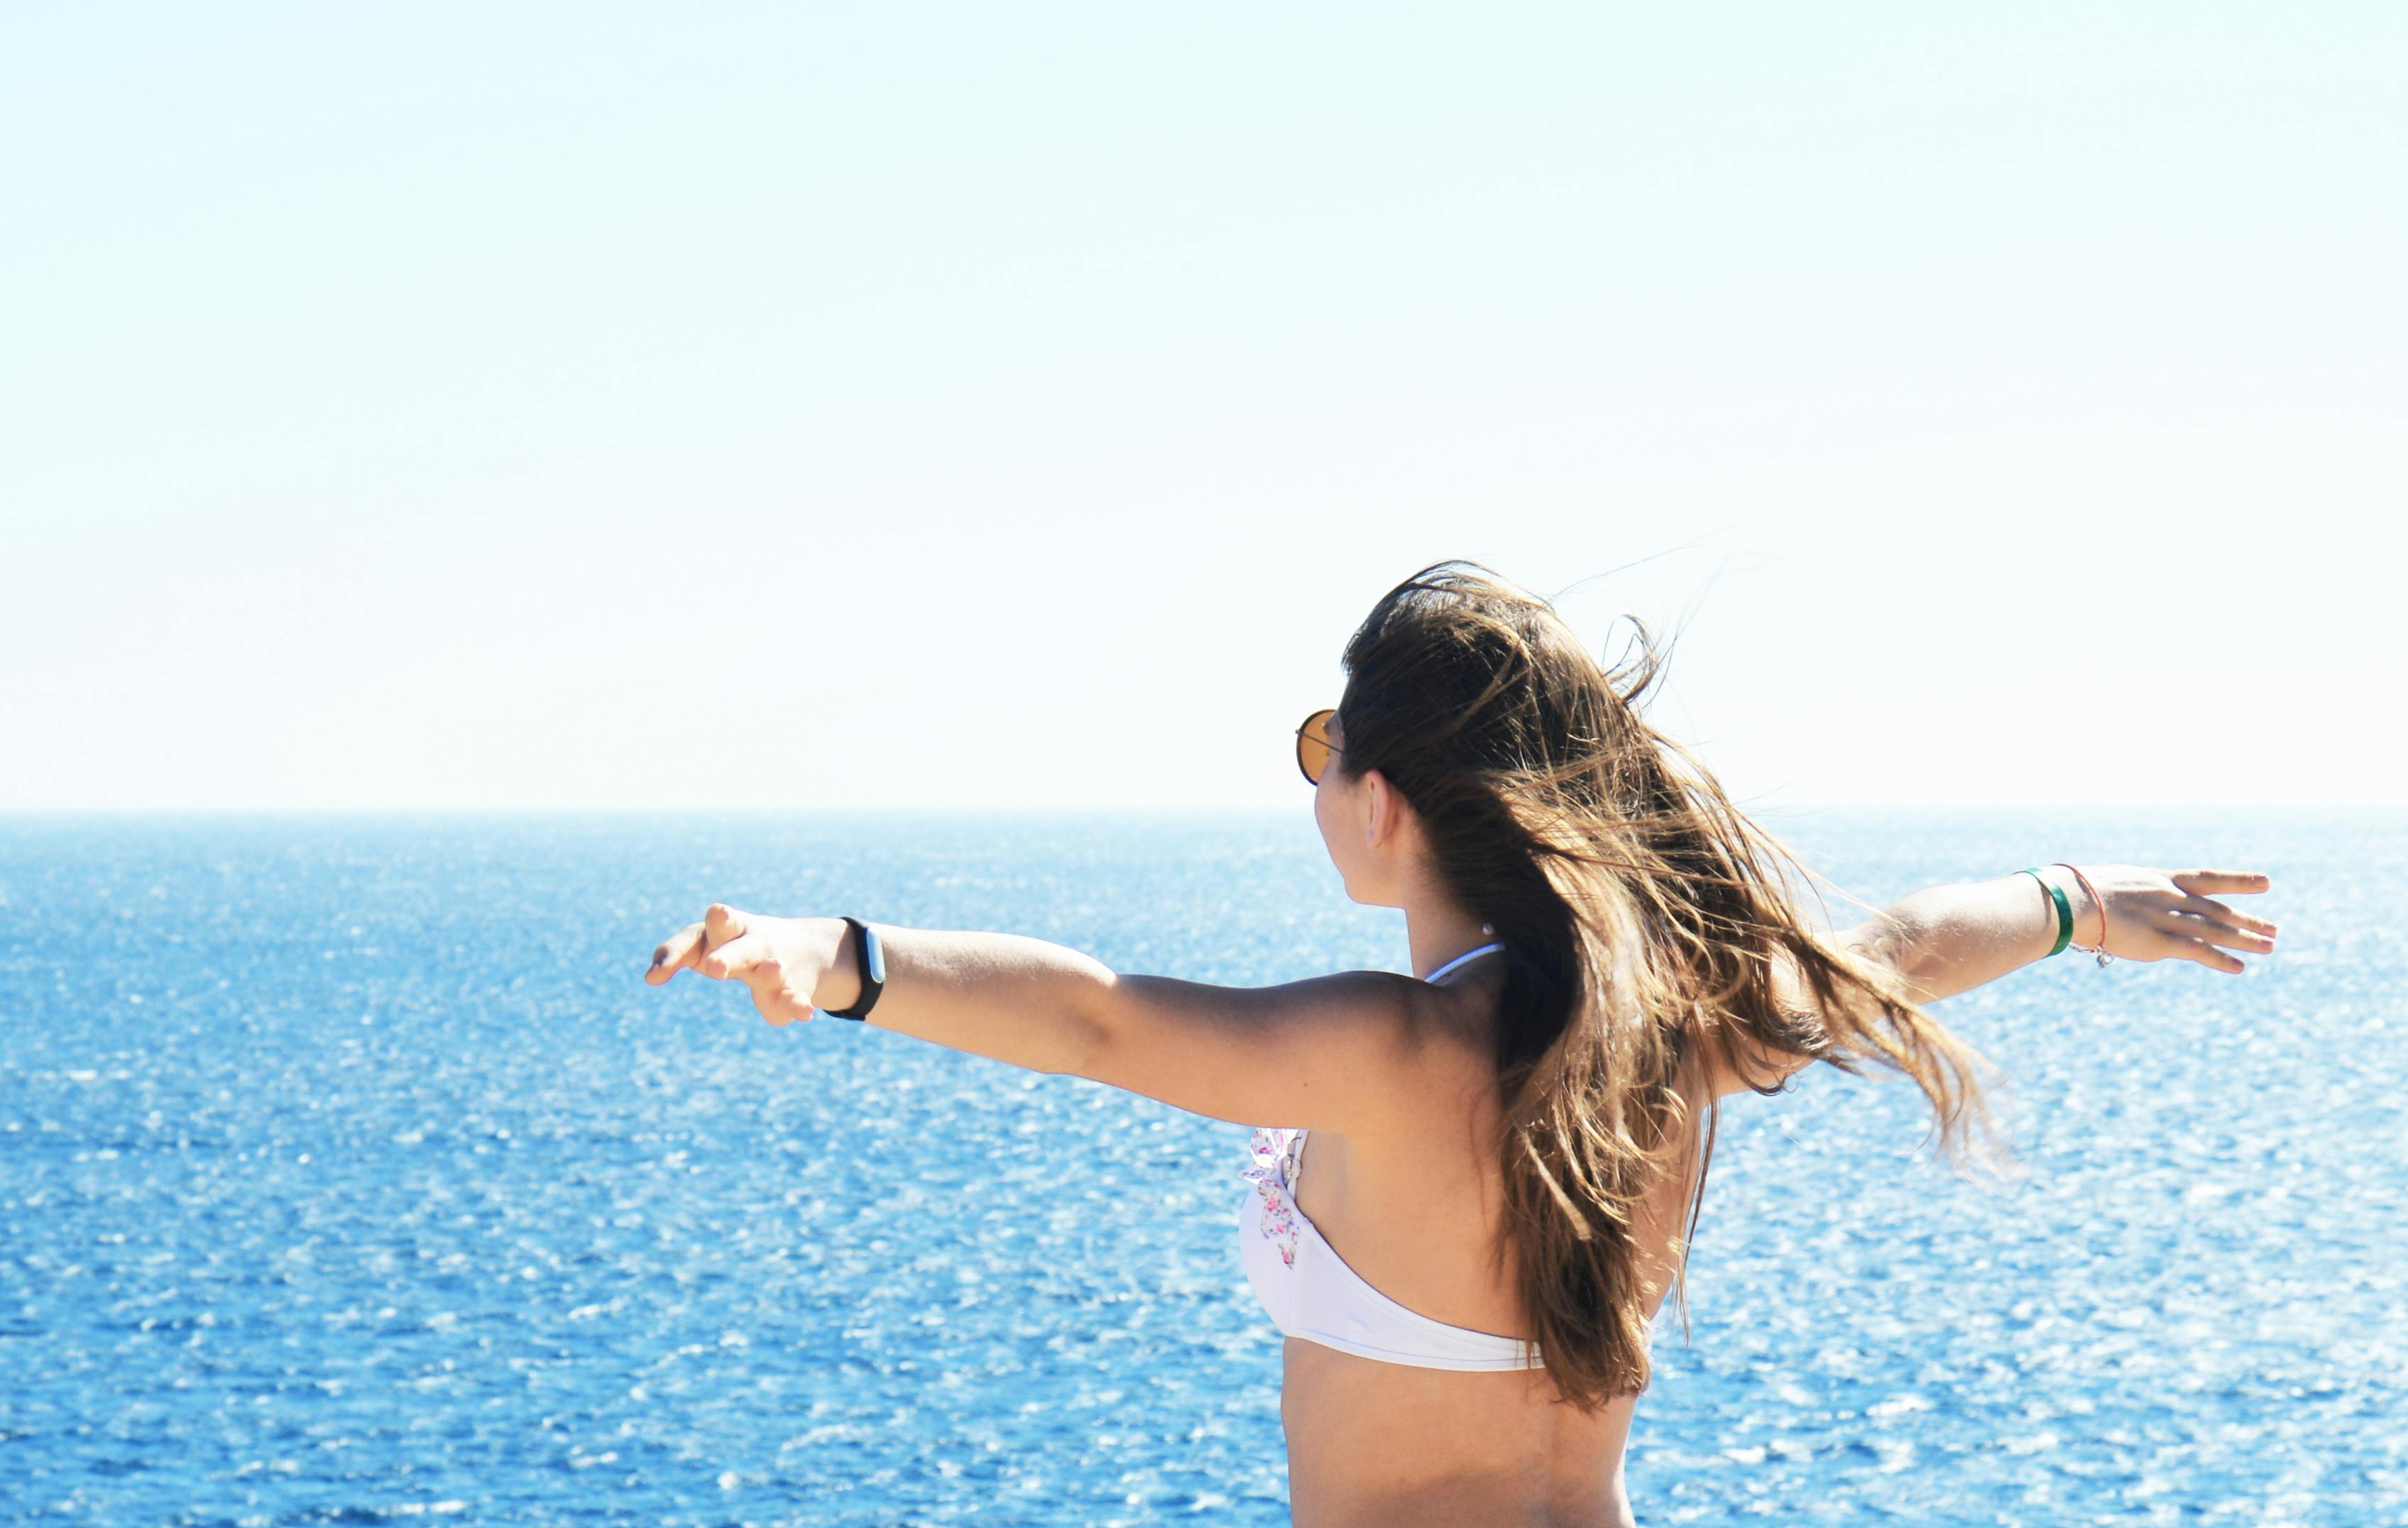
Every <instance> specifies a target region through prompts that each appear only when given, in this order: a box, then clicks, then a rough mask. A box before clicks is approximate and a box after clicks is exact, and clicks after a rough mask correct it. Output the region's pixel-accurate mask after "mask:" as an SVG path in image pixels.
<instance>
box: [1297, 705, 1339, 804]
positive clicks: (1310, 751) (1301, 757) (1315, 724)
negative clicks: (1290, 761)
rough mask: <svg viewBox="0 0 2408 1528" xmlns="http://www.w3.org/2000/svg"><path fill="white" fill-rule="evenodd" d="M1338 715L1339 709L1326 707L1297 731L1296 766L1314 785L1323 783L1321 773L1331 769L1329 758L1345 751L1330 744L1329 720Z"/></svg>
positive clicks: (1305, 720)
mask: <svg viewBox="0 0 2408 1528" xmlns="http://www.w3.org/2000/svg"><path fill="white" fill-rule="evenodd" d="M1337 714H1338V707H1335V706H1325V707H1322V708H1321V709H1319V710H1317V711H1315V712H1313V713H1312V715H1311V716H1309V717H1306V718H1305V719H1304V725H1302V726H1300V727H1298V728H1297V729H1296V766H1297V768H1298V769H1301V770H1303V771H1304V778H1306V779H1307V780H1309V781H1311V782H1312V784H1314V785H1319V784H1320V783H1321V772H1322V771H1323V770H1325V769H1326V768H1328V767H1329V756H1330V755H1331V754H1333V753H1338V752H1342V751H1343V750H1340V749H1336V748H1332V747H1331V746H1330V743H1329V719H1330V718H1331V717H1333V716H1336V715H1337Z"/></svg>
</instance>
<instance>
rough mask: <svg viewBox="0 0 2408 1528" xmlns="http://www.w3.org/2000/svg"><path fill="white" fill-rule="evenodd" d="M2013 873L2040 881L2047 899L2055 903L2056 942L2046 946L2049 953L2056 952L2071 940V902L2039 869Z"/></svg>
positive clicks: (2062, 889)
mask: <svg viewBox="0 0 2408 1528" xmlns="http://www.w3.org/2000/svg"><path fill="white" fill-rule="evenodd" d="M2015 874H2016V875H2018V876H2029V877H2030V878H2032V879H2034V880H2036V881H2038V882H2040V889H2041V890H2042V891H2043V892H2046V893H2048V899H2049V900H2050V901H2051V902H2054V903H2056V904H2057V943H2055V944H2053V945H2051V946H2049V947H2048V952H2049V954H2051V955H2055V954H2057V953H2058V952H2060V951H2062V950H2064V949H2065V947H2066V946H2067V945H2069V944H2071V943H2072V942H2073V904H2072V903H2071V902H2068V901H2067V900H2066V899H2065V889H2064V888H2063V887H2061V886H2058V885H2057V884H2056V883H2054V882H2053V881H2051V880H2050V879H2049V878H2047V877H2046V876H2043V875H2042V874H2041V873H2040V872H2039V871H2037V870H2018V871H2016V872H2015Z"/></svg>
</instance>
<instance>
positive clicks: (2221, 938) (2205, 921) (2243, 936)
mask: <svg viewBox="0 0 2408 1528" xmlns="http://www.w3.org/2000/svg"><path fill="white" fill-rule="evenodd" d="M2165 916H2166V929H2167V932H2169V933H2171V934H2172V935H2176V936H2177V937H2180V938H2186V939H2195V940H2198V941H2200V943H2202V944H2212V945H2223V946H2225V947H2226V948H2227V949H2229V950H2251V951H2253V952H2256V953H2258V954H2263V953H2265V952H2266V951H2268V950H2272V949H2273V948H2274V941H2273V940H2272V939H2270V938H2268V937H2266V936H2265V935H2262V934H2251V933H2249V932H2247V931H2246V930H2243V929H2237V928H2234V927H2232V926H2231V925H2230V924H2229V923H2226V922H2224V921H2221V920H2219V919H2214V918H2207V917H2203V916H2201V915H2200V914H2199V913H2195V912H2181V911H2172V912H2168V913H2167V914H2166V915H2165Z"/></svg>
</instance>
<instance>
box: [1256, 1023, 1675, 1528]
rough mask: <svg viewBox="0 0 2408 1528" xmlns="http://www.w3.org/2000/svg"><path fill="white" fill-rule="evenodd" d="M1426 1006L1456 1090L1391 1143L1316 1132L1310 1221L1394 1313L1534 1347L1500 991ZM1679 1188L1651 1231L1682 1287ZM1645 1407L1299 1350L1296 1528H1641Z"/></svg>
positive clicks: (1311, 1146) (1528, 1382) (1290, 1430)
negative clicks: (1519, 1248)
mask: <svg viewBox="0 0 2408 1528" xmlns="http://www.w3.org/2000/svg"><path fill="white" fill-rule="evenodd" d="M1427 1001H1429V1002H1430V1003H1431V1004H1432V1006H1433V1007H1432V1013H1431V1016H1430V1018H1431V1022H1432V1024H1433V1026H1434V1027H1435V1028H1436V1029H1437V1030H1438V1032H1440V1033H1441V1034H1444V1035H1449V1036H1450V1037H1451V1041H1450V1043H1449V1044H1448V1045H1447V1047H1446V1050H1447V1052H1448V1054H1449V1056H1450V1061H1449V1064H1448V1066H1447V1068H1446V1071H1447V1072H1448V1073H1449V1075H1450V1077H1451V1083H1450V1085H1449V1086H1447V1087H1445V1088H1444V1089H1442V1090H1441V1092H1440V1095H1439V1096H1434V1097H1432V1098H1430V1099H1428V1100H1427V1101H1426V1107H1420V1106H1417V1107H1415V1108H1413V1109H1411V1110H1407V1111H1403V1112H1404V1113H1405V1114H1406V1115H1407V1117H1408V1118H1410V1119H1411V1120H1412V1121H1414V1122H1412V1123H1410V1124H1400V1125H1399V1126H1398V1127H1396V1128H1395V1129H1394V1131H1393V1132H1391V1133H1390V1134H1389V1135H1385V1136H1383V1137H1382V1138H1376V1139H1375V1138H1369V1137H1367V1136H1366V1135H1363V1134H1362V1133H1361V1132H1357V1133H1356V1134H1355V1135H1351V1136H1349V1135H1338V1134H1336V1133H1335V1132H1332V1131H1328V1130H1314V1131H1312V1132H1311V1133H1310V1135H1309V1136H1308V1137H1307V1139H1306V1142H1305V1149H1304V1151H1303V1155H1302V1158H1301V1159H1300V1163H1299V1169H1300V1170H1299V1172H1298V1175H1297V1199H1296V1203H1297V1208H1299V1209H1300V1210H1302V1211H1303V1213H1304V1215H1305V1216H1306V1218H1307V1219H1309V1220H1311V1221H1312V1223H1313V1225H1314V1226H1315V1227H1316V1228H1318V1229H1319V1231H1320V1232H1321V1234H1322V1235H1323V1237H1324V1238H1325V1239H1326V1241H1327V1242H1328V1243H1329V1245H1330V1246H1331V1248H1332V1249H1334V1250H1336V1251H1337V1252H1338V1254H1339V1256H1340V1258H1342V1259H1343V1260H1344V1261H1345V1262H1346V1264H1347V1265H1348V1266H1349V1267H1351V1268H1353V1269H1354V1270H1355V1273H1357V1274H1359V1275H1361V1276H1362V1278H1364V1279H1365V1280H1366V1281H1368V1282H1369V1284H1370V1285H1371V1286H1372V1287H1373V1288H1374V1289H1377V1290H1378V1291H1380V1292H1382V1293H1383V1294H1385V1295H1387V1296H1388V1297H1389V1298H1390V1299H1393V1300H1395V1301H1397V1302H1398V1303H1399V1304H1401V1305H1403V1306H1405V1307H1408V1308H1409V1309H1412V1310H1414V1311H1418V1312H1420V1313H1421V1314H1423V1315H1426V1316H1428V1317H1431V1318H1432V1319H1434V1320H1437V1321H1445V1322H1447V1323H1449V1324H1451V1325H1456V1326H1462V1327H1466V1328H1469V1329H1470V1330H1473V1331H1479V1332H1494V1333H1498V1334H1499V1335H1507V1336H1527V1335H1529V1332H1530V1324H1529V1322H1528V1321H1527V1319H1526V1318H1525V1316H1524V1314H1523V1311H1522V1309H1521V1303H1520V1300H1519V1298H1518V1297H1517V1296H1516V1294H1515V1292H1514V1290H1513V1278H1514V1262H1513V1258H1512V1250H1511V1247H1510V1245H1509V1246H1508V1249H1507V1252H1506V1257H1505V1260H1504V1262H1503V1263H1502V1264H1501V1265H1499V1266H1498V1267H1497V1268H1495V1269H1492V1267H1491V1265H1490V1260H1491V1257H1492V1255H1493V1254H1492V1249H1493V1247H1494V1246H1495V1243H1496V1239H1497V1237H1498V1231H1499V1227H1500V1225H1501V1221H1502V1216H1503V1212H1504V1203H1503V1179H1502V1173H1501V1170H1500V1168H1499V1166H1498V1162H1497V1160H1496V1157H1495V1153H1494V1150H1493V1149H1491V1148H1490V1147H1489V1146H1488V1145H1487V1144H1486V1143H1487V1141H1488V1140H1489V1138H1490V1133H1491V1132H1492V1131H1493V1130H1494V1129H1495V1127H1496V1124H1497V1122H1498V1100H1497V1097H1496V1079H1495V1072H1494V1068H1493V1064H1491V1063H1490V1062H1489V1060H1488V1051H1487V1049H1486V1046H1485V1044H1484V1038H1483V1034H1484V1026H1485V1024H1486V1022H1487V1021H1488V1020H1487V1016H1488V1015H1489V1014H1491V1013H1493V1011H1494V1006H1495V1002H1496V982H1495V980H1494V979H1493V978H1487V979H1477V978H1476V979H1470V980H1461V981H1458V982H1456V983H1454V984H1450V985H1445V986H1440V987H1434V988H1431V989H1430V990H1429V992H1428V995H1427ZM1680 1187H1681V1186H1680V1185H1679V1184H1678V1183H1677V1182H1675V1181H1671V1180H1669V1179H1668V1181H1667V1183H1666V1185H1665V1187H1664V1190H1663V1191H1662V1192H1661V1193H1660V1194H1659V1195H1658V1198H1659V1199H1660V1200H1661V1203H1658V1204H1656V1205H1653V1206H1651V1213H1650V1214H1649V1215H1648V1216H1647V1221H1648V1223H1649V1224H1650V1225H1651V1227H1652V1228H1653V1229H1652V1231H1651V1235H1650V1239H1651V1242H1652V1245H1650V1246H1647V1247H1645V1248H1644V1249H1643V1252H1644V1254H1645V1256H1644V1261H1645V1262H1646V1263H1647V1264H1648V1265H1650V1266H1654V1267H1660V1268H1664V1269H1666V1270H1668V1271H1669V1268H1670V1248H1671V1241H1672V1236H1673V1234H1674V1232H1675V1231H1676V1230H1677V1228H1678V1225H1679V1221H1680V1210H1681V1192H1680ZM1661 1293H1662V1292H1661V1287H1660V1286H1659V1287H1658V1288H1657V1289H1656V1291H1655V1292H1654V1295H1653V1298H1652V1300H1651V1307H1652V1304H1653V1303H1654V1302H1655V1301H1660V1299H1661ZM1634 1399H1635V1398H1632V1397H1626V1398H1624V1399H1621V1400H1618V1401H1616V1402H1614V1403H1613V1404H1612V1405H1611V1406H1608V1407H1605V1408H1603V1409H1602V1410H1599V1411H1597V1412H1594V1413H1584V1412H1583V1411H1581V1410H1580V1409H1579V1408H1578V1407H1574V1406H1572V1405H1571V1404H1570V1403H1569V1402H1565V1401H1562V1400H1560V1399H1558V1397H1557V1392H1556V1391H1555V1385H1554V1383H1553V1382H1552V1381H1550V1380H1549V1379H1548V1378H1547V1377H1546V1375H1545V1373H1544V1372H1543V1371H1512V1370H1506V1371H1495V1372H1477V1371H1464V1370H1451V1369H1436V1368H1422V1367H1418V1366H1415V1365H1411V1364H1388V1363H1382V1362H1379V1361H1377V1360H1373V1359H1366V1358H1357V1357H1355V1355H1353V1354H1352V1353H1346V1352H1340V1351H1339V1350H1337V1349H1333V1348H1328V1347H1325V1346H1323V1345H1322V1344H1320V1343H1316V1342H1312V1341H1310V1340H1307V1339H1305V1338H1301V1337H1290V1338H1288V1339H1287V1342H1286V1347H1285V1350H1284V1363H1283V1385H1282V1390H1281V1400H1280V1420H1281V1422H1282V1425H1283V1429H1284V1431H1285V1433H1286V1435H1287V1447H1288V1483H1289V1501H1290V1505H1291V1507H1292V1510H1293V1512H1294V1518H1295V1521H1296V1522H1297V1525H1298V1528H1355V1525H1356V1524H1362V1525H1365V1528H1372V1525H1376V1528H1439V1525H1441V1524H1444V1525H1451V1528H1470V1525H1476V1524H1498V1525H1504V1524H1512V1525H1515V1528H1627V1525H1629V1524H1630V1523H1631V1522H1632V1521H1633V1520H1632V1518H1631V1514H1630V1508H1629V1505H1628V1502H1627V1498H1626V1496H1625V1494H1624V1491H1623V1480H1622V1464H1623V1448H1624V1444H1625V1442H1626V1441H1627V1437H1628V1435H1629V1431H1630V1417H1631V1409H1632V1406H1633V1403H1634Z"/></svg>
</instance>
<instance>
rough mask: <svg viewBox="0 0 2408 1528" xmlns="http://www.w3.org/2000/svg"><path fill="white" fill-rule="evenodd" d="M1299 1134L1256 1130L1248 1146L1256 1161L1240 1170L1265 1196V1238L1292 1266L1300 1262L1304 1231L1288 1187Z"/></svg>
mask: <svg viewBox="0 0 2408 1528" xmlns="http://www.w3.org/2000/svg"><path fill="white" fill-rule="evenodd" d="M1296 1137H1297V1133H1296V1132H1295V1131H1293V1130H1285V1129H1282V1130H1269V1129H1263V1130H1256V1131H1255V1132H1254V1140H1253V1141H1252V1142H1250V1143H1249V1144H1248V1146H1247V1149H1246V1150H1247V1155H1248V1156H1250V1157H1251V1158H1252V1159H1253V1161H1252V1162H1251V1163H1250V1164H1248V1165H1247V1166H1245V1167H1242V1168H1240V1169H1239V1172H1238V1176H1239V1177H1240V1178H1244V1179H1246V1181H1248V1182H1250V1183H1252V1184H1253V1185H1254V1192H1255V1193H1257V1194H1259V1195H1260V1196H1261V1198H1262V1201H1263V1213H1262V1220H1261V1225H1262V1230H1263V1239H1265V1240H1266V1241H1269V1243H1270V1244H1271V1246H1272V1247H1273V1248H1275V1249H1277V1250H1278V1252H1279V1255H1280V1261H1281V1262H1282V1263H1283V1264H1286V1265H1287V1266H1289V1267H1291V1268H1293V1267H1295V1266H1296V1242H1297V1237H1298V1236H1299V1235H1303V1233H1302V1232H1301V1231H1299V1230H1298V1229H1297V1216H1296V1200H1295V1199H1294V1198H1293V1197H1292V1195H1291V1193H1290V1192H1289V1187H1288V1182H1289V1164H1290V1160H1291V1159H1290V1157H1289V1154H1288V1153H1289V1150H1290V1149H1291V1148H1292V1147H1293V1146H1294V1145H1295V1143H1296Z"/></svg>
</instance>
